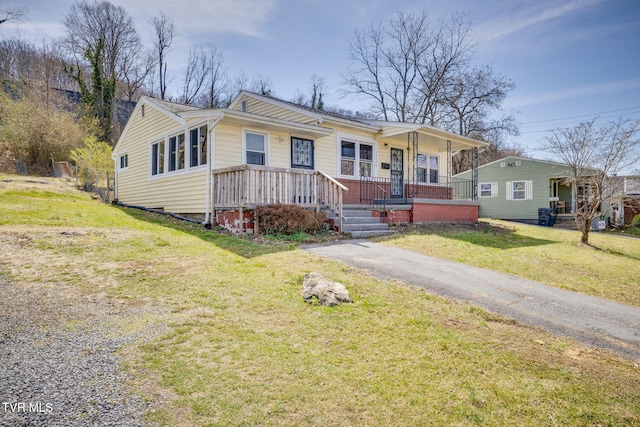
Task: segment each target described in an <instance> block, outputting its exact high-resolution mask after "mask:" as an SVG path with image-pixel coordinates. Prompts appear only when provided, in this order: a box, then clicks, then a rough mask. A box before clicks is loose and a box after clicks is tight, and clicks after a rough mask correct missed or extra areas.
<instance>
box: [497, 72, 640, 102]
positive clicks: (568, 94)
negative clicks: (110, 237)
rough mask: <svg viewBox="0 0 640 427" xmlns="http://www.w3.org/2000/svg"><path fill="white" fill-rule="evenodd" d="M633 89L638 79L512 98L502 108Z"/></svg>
mask: <svg viewBox="0 0 640 427" xmlns="http://www.w3.org/2000/svg"><path fill="white" fill-rule="evenodd" d="M633 89H640V79H628V80H619V81H614V82H605V83H598V84H593V85H588V86H581V87H575V88H569V89H566V90H562V91H557V92H549V93H543V94H540V95H533V96H529V97H521V98H512V99H510V100H508V101H507V102H506V103H505V106H504V107H505V108H506V109H518V108H522V107H527V106H531V105H540V104H547V103H550V102H557V101H563V100H565V99H571V98H578V97H582V96H591V95H602V94H608V93H615V92H622V91H628V90H633Z"/></svg>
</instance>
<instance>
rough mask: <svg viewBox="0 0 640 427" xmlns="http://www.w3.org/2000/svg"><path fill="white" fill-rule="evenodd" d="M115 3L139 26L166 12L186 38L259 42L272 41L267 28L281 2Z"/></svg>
mask: <svg viewBox="0 0 640 427" xmlns="http://www.w3.org/2000/svg"><path fill="white" fill-rule="evenodd" d="M113 3H114V4H117V5H120V6H122V7H124V8H125V9H126V10H127V11H128V12H129V13H130V14H131V15H132V16H133V18H134V20H135V22H136V24H137V25H138V26H141V25H143V23H144V22H146V21H147V20H148V19H150V18H152V17H154V16H157V15H159V13H160V11H162V12H164V14H165V15H167V16H168V17H170V18H171V19H173V21H174V23H175V24H176V26H177V27H178V31H179V32H180V33H181V34H183V35H186V34H189V33H192V32H199V31H206V32H208V33H232V34H242V35H246V36H252V37H259V38H265V37H268V25H267V24H268V22H269V19H270V18H271V17H272V15H273V11H274V9H275V7H276V6H277V0H192V1H189V2H177V1H175V0H155V1H153V2H149V1H146V0H145V1H140V0H136V1H133V2H132V1H130V0H115V1H113Z"/></svg>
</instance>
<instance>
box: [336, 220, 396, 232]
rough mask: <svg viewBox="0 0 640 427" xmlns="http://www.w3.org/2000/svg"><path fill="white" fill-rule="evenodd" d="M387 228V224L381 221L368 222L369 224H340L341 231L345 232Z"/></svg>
mask: <svg viewBox="0 0 640 427" xmlns="http://www.w3.org/2000/svg"><path fill="white" fill-rule="evenodd" d="M388 229H389V225H388V224H385V223H382V222H377V223H369V224H347V223H343V224H342V231H344V232H345V233H351V232H352V231H374V230H379V231H383V230H388Z"/></svg>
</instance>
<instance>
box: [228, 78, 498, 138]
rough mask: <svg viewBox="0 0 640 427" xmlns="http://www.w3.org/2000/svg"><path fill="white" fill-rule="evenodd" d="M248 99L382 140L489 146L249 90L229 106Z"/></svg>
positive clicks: (418, 126)
mask: <svg viewBox="0 0 640 427" xmlns="http://www.w3.org/2000/svg"><path fill="white" fill-rule="evenodd" d="M247 99H253V100H258V101H260V102H263V103H266V104H268V105H270V106H273V107H276V108H281V109H285V110H289V111H292V112H295V113H298V114H300V115H303V116H304V117H307V118H308V119H309V120H311V121H313V122H314V123H315V124H321V123H323V122H324V121H327V122H334V123H339V124H343V125H345V126H348V127H353V128H357V129H361V130H365V131H368V132H372V133H374V134H377V136H379V137H382V138H393V137H396V139H398V138H399V137H400V136H404V135H406V134H407V132H412V131H415V132H418V133H419V134H422V135H425V136H428V137H429V138H431V139H436V140H438V141H440V142H441V143H442V145H444V144H446V141H451V142H453V143H454V144H453V145H454V147H453V150H454V151H457V150H462V149H468V148H470V147H483V146H486V145H488V143H485V142H482V141H478V140H475V139H472V138H468V137H465V136H462V135H458V134H454V133H451V132H447V131H444V130H442V129H438V128H436V127H433V126H429V125H424V124H420V123H407V122H393V121H380V120H363V119H356V118H353V117H348V116H345V115H342V114H338V113H333V112H330V111H325V110H318V109H316V108H311V107H307V106H304V105H300V104H296V103H293V102H290V101H285V100H282V99H278V98H274V97H271V96H265V95H259V94H257V93H253V92H249V91H246V90H243V91H241V92H240V93H239V94H238V96H236V98H235V99H234V100H233V101H232V102H231V104H230V105H229V108H230V109H232V110H235V111H237V110H238V108H239V107H240V104H241V103H242V101H244V100H247Z"/></svg>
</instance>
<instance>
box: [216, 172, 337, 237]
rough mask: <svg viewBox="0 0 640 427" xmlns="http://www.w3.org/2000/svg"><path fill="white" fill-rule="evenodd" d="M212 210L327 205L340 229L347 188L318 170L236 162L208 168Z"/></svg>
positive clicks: (318, 208)
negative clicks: (217, 167) (227, 165)
mask: <svg viewBox="0 0 640 427" xmlns="http://www.w3.org/2000/svg"><path fill="white" fill-rule="evenodd" d="M211 174H212V186H211V193H212V194H211V201H212V207H213V211H214V212H215V210H216V209H222V208H240V209H253V208H255V207H257V206H263V205H271V204H295V205H300V206H302V207H304V208H314V209H316V210H320V208H323V207H324V208H327V209H329V210H330V211H331V212H333V213H334V214H336V215H337V216H338V230H339V231H342V220H343V216H342V193H343V192H344V191H347V187H345V186H344V185H342V184H340V183H339V182H338V181H336V180H335V179H333V178H331V177H330V176H328V175H327V174H325V173H323V172H321V171H311V170H305V169H287V168H273V167H269V166H259V165H239V166H233V167H229V168H224V169H215V170H213V171H211Z"/></svg>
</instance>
